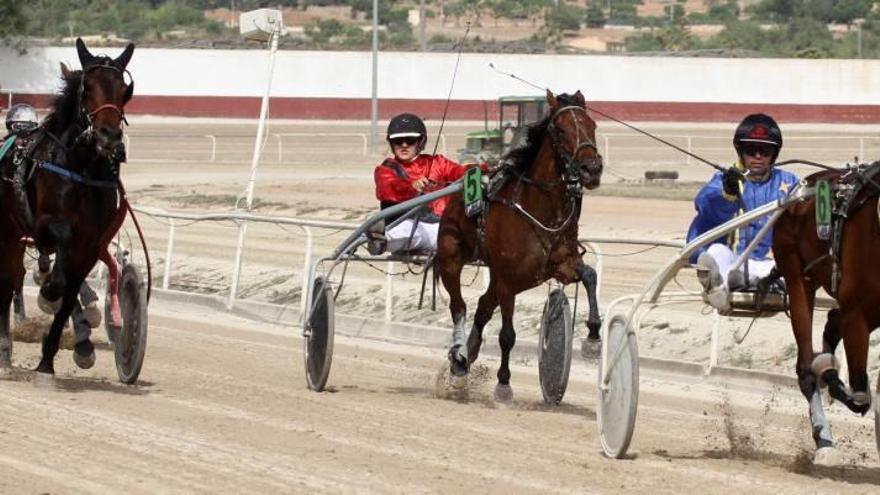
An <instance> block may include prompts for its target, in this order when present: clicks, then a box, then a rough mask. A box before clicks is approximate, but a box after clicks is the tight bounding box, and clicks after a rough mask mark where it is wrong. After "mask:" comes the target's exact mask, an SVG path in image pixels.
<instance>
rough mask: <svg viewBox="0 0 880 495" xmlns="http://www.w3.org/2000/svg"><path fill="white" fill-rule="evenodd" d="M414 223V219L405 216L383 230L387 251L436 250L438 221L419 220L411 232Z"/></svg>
mask: <svg viewBox="0 0 880 495" xmlns="http://www.w3.org/2000/svg"><path fill="white" fill-rule="evenodd" d="M415 223H416V221H415V220H414V219H411V218H407V219H406V220H404V221H402V222H400V223H399V224H397V225H395V226H394V227H392V228H390V229H386V230H385V240H386V242H387V243H388V245H387V249H388V251H390V252H392V253H393V252H396V251H436V250H437V232H438V231H439V230H440V223H438V222H435V223H425V222H423V221H420V222H418V225H416V228H415V232H413V224H415ZM410 236H412V239H410Z"/></svg>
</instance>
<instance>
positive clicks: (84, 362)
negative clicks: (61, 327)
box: [73, 340, 95, 370]
mask: <svg viewBox="0 0 880 495" xmlns="http://www.w3.org/2000/svg"><path fill="white" fill-rule="evenodd" d="M73 362H74V363H76V365H77V366H78V367H79V368H80V369H84V370H87V369H89V368H91V367H92V366H94V365H95V346H93V345H92V343H91V342H89V341H88V340H84V341H82V342H80V343H78V344H76V345H75V346H73Z"/></svg>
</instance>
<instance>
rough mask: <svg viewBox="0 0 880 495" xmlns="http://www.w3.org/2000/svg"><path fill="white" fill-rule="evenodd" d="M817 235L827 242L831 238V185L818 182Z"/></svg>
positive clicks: (825, 181) (826, 182) (825, 182)
mask: <svg viewBox="0 0 880 495" xmlns="http://www.w3.org/2000/svg"><path fill="white" fill-rule="evenodd" d="M816 235H817V236H818V237H819V239H822V240H823V241H827V240H828V239H829V238H830V237H831V185H830V184H829V183H828V181H827V180H819V181H816Z"/></svg>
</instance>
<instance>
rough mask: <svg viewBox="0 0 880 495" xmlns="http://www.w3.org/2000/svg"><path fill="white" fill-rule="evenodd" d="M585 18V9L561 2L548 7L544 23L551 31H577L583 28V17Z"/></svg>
mask: <svg viewBox="0 0 880 495" xmlns="http://www.w3.org/2000/svg"><path fill="white" fill-rule="evenodd" d="M583 18H584V10H583V9H581V8H580V7H574V6H571V5H566V4H565V3H560V4H559V5H558V6H556V7H553V8H552V9H548V10H547V13H546V14H544V24H545V26H546V27H547V29H548V30H550V31H555V32H562V31H577V30H579V29H580V28H581V19H583Z"/></svg>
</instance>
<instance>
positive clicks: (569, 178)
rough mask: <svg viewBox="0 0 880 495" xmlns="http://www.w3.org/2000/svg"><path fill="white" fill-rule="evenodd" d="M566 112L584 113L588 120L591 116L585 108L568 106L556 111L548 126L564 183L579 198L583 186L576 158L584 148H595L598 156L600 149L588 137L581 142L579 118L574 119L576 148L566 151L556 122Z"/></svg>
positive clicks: (569, 191) (561, 132)
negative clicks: (560, 165)
mask: <svg viewBox="0 0 880 495" xmlns="http://www.w3.org/2000/svg"><path fill="white" fill-rule="evenodd" d="M564 112H582V113H583V114H584V116H586V117H587V118H589V115H587V111H586V109H584V108H583V107H579V106H576V105H568V106H565V107H562V108H560V109H558V110H556V112H554V113H553V115H552V116H551V117H550V124H549V125H548V126H547V131H548V132H549V133H550V139H551V140H552V141H553V151H554V152H555V153H556V158H557V164H558V163H561V164H562V170H561V171H560V176H561V177H562V181H563V182H564V183H565V185H566V188H567V190H568V193H569V194H571V195H572V196H576V197H579V196H580V195H581V194H583V186H582V185H581V181H580V172H579V171H578V167H577V165H576V157H577V155H578V153H580V152H581V150H582V149H584V148H593V149H594V150H595V151H596V154H597V155H598V153H599V148H598V147H597V146H596V143H595V142H594V141H593V140H592V139H590V138H589V137H588V136H586V135H585V136H584V138H585V141H583V142H582V141H581V132H580V123H579V121H578V119H577V118H573V119H572V120H574V122H575V139H576V141H575V146H574V150H573V151H571V152H569V151H568V150H567V149H566V147H565V144H564V143H563V142H562V134H563V131H562V129H560V128H559V127H558V126H557V125H556V120H557V119H558V118H559V116H560V115H562V114H563V113H564ZM584 134H586V133H584Z"/></svg>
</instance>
